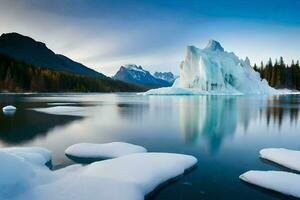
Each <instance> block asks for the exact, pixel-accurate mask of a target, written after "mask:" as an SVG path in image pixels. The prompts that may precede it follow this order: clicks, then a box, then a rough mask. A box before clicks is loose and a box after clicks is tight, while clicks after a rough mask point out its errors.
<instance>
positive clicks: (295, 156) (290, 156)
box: [259, 148, 300, 183]
mask: <svg viewBox="0 0 300 200" xmlns="http://www.w3.org/2000/svg"><path fill="white" fill-rule="evenodd" d="M259 153H260V157H261V158H264V159H267V160H270V161H272V162H275V163H277V164H280V165H282V166H285V167H287V168H290V169H292V170H297V171H300V151H295V150H289V149H284V148H268V149H262V150H261V151H260V152H259ZM299 183H300V182H299Z"/></svg>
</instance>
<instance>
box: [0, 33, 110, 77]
mask: <svg viewBox="0 0 300 200" xmlns="http://www.w3.org/2000/svg"><path fill="white" fill-rule="evenodd" d="M0 53H2V54H5V55H8V56H10V57H12V58H15V59H18V60H21V61H24V62H26V63H28V64H32V65H35V66H39V67H44V68H48V69H52V70H56V71H66V72H73V73H77V74H82V75H87V76H94V77H105V76H104V75H103V74H101V73H99V72H96V71H95V70H92V69H90V68H88V67H86V66H84V65H82V64H80V63H77V62H75V61H73V60H71V59H69V58H67V57H65V56H63V55H57V54H55V53H54V52H53V51H51V50H50V49H48V48H47V46H46V45H45V44H44V43H42V42H38V41H35V40H34V39H32V38H30V37H27V36H23V35H21V34H18V33H7V34H2V35H1V36H0Z"/></svg>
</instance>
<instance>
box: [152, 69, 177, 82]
mask: <svg viewBox="0 0 300 200" xmlns="http://www.w3.org/2000/svg"><path fill="white" fill-rule="evenodd" d="M153 76H154V77H156V78H158V79H162V80H165V81H167V82H169V83H170V84H173V83H174V81H175V80H176V79H177V78H178V76H175V75H174V74H173V73H172V72H155V73H154V74H153Z"/></svg>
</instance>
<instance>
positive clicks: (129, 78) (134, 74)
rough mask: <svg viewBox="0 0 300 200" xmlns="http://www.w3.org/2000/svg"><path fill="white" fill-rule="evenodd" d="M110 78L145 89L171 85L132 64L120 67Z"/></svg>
mask: <svg viewBox="0 0 300 200" xmlns="http://www.w3.org/2000/svg"><path fill="white" fill-rule="evenodd" d="M112 78H113V79H115V80H120V81H124V82H127V83H131V84H135V85H138V86H142V87H145V88H159V87H167V86H171V85H172V84H171V83H169V82H168V81H165V80H162V79H159V78H156V77H154V76H153V75H152V74H151V73H150V72H149V71H147V70H144V69H143V68H142V67H141V66H137V65H134V64H129V65H125V66H121V67H120V69H119V71H118V72H117V73H116V74H115V75H114V76H113V77H112Z"/></svg>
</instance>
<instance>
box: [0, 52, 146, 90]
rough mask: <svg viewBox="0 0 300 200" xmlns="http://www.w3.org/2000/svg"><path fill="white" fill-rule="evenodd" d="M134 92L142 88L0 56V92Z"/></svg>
mask: <svg viewBox="0 0 300 200" xmlns="http://www.w3.org/2000/svg"><path fill="white" fill-rule="evenodd" d="M135 91H143V88H140V87H137V86H135V85H132V84H128V83H124V82H121V81H116V80H113V79H111V78H108V77H104V78H103V77H93V76H86V75H80V74H77V73H70V72H63V71H55V70H50V69H47V68H40V67H38V66H33V65H30V64H27V63H25V62H23V61H19V60H16V59H14V58H11V57H9V56H7V55H4V54H1V53H0V93H1V92H135Z"/></svg>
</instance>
